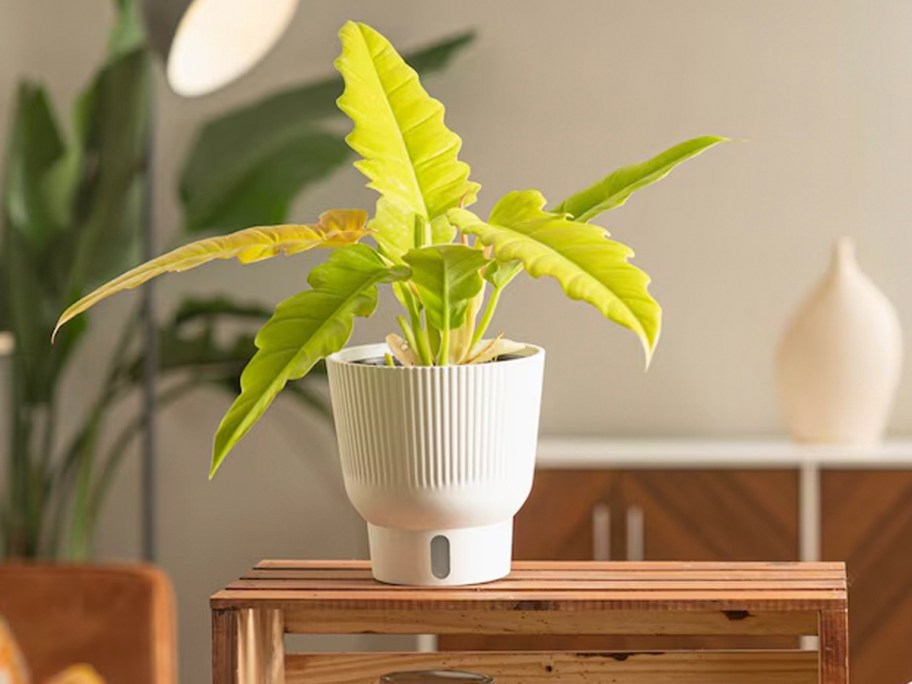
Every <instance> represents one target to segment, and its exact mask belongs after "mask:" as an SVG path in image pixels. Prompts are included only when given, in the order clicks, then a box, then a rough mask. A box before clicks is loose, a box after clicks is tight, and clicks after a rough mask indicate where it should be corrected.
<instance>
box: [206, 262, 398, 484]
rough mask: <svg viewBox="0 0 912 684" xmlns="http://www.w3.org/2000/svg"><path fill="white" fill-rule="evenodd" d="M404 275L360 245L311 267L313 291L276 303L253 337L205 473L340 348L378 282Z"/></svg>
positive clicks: (373, 298)
mask: <svg viewBox="0 0 912 684" xmlns="http://www.w3.org/2000/svg"><path fill="white" fill-rule="evenodd" d="M407 276H408V269H405V268H403V267H394V268H390V267H388V266H387V265H386V264H385V263H384V262H383V260H382V259H381V258H380V256H378V255H377V253H376V252H374V251H373V250H372V249H370V248H369V247H366V246H365V245H349V246H348V247H343V248H342V249H339V250H336V251H335V252H333V253H332V254H331V255H330V257H329V261H327V262H326V263H325V264H322V265H321V266H318V267H317V268H315V269H314V270H313V271H311V273H310V277H309V278H308V279H307V282H308V283H309V284H310V286H311V288H312V289H310V290H308V291H306V292H301V293H299V294H296V295H294V296H292V297H290V298H288V299H286V300H285V301H284V302H282V303H281V304H279V305H278V307H276V311H275V314H273V316H272V318H270V319H269V321H267V323H266V324H265V325H264V326H263V327H262V328H261V329H260V332H259V333H258V334H257V336H256V346H257V352H256V354H255V355H254V357H253V358H252V359H251V360H250V363H248V364H247V367H246V368H245V369H244V372H243V373H242V374H241V394H240V396H238V398H237V399H236V400H235V401H234V403H233V404H232V405H231V408H230V409H228V413H226V414H225V417H224V418H223V419H222V422H221V424H220V425H219V428H218V431H217V432H216V435H215V443H214V445H213V453H212V468H211V471H210V476H212V475H214V474H215V472H216V470H218V468H219V466H220V465H221V463H222V461H223V460H224V459H225V456H226V455H227V454H228V452H229V451H230V450H231V449H232V447H234V445H235V444H237V443H238V441H239V440H240V439H241V438H242V437H243V436H244V435H245V434H246V433H247V431H248V430H250V428H251V427H253V425H254V423H256V421H257V420H258V419H259V418H260V416H262V415H263V412H264V411H266V409H267V408H268V407H269V405H270V404H271V403H272V400H273V399H274V398H275V396H276V395H277V394H278V393H279V392H280V391H282V389H283V388H284V387H285V385H286V383H288V381H290V380H296V379H298V378H301V377H304V376H305V375H306V374H307V373H308V371H310V369H311V368H312V367H313V365H314V364H315V363H317V362H318V361H319V360H320V359H322V358H324V357H326V356H328V355H329V354H332V353H333V352H336V351H338V350H339V349H341V348H342V347H343V346H344V345H345V343H346V342H347V341H348V338H349V337H350V336H351V331H352V325H353V323H354V317H355V316H370V315H371V314H372V313H373V311H374V309H375V308H376V306H377V284H378V283H383V282H390V281H394V280H401V279H402V278H404V277H407Z"/></svg>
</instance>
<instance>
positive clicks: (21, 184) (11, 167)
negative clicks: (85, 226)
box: [3, 82, 66, 250]
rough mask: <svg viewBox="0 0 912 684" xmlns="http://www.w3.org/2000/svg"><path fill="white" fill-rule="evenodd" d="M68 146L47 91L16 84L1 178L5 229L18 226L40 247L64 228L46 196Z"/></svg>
mask: <svg viewBox="0 0 912 684" xmlns="http://www.w3.org/2000/svg"><path fill="white" fill-rule="evenodd" d="M65 151H66V148H65V143H64V140H63V137H62V135H61V133H60V129H59V127H58V125H57V122H56V119H55V117H54V112H53V107H52V105H51V102H50V99H49V98H48V96H47V92H46V91H45V90H44V88H43V87H42V86H40V85H37V84H34V83H29V82H23V83H21V84H20V85H19V89H18V92H17V94H16V102H15V105H14V109H13V119H12V127H11V131H10V136H9V143H8V147H7V150H6V164H5V168H4V179H3V215H4V219H3V226H4V230H7V231H8V230H17V231H19V232H20V233H22V235H23V236H25V237H26V239H27V240H28V243H29V244H30V245H31V246H32V248H33V249H35V250H39V249H41V248H42V247H44V246H45V245H46V244H48V243H49V242H50V241H52V240H53V239H54V237H55V236H56V235H57V234H59V233H60V231H61V230H63V229H64V227H65V226H62V225H60V224H59V223H57V222H56V221H55V220H54V215H53V212H52V211H51V210H50V203H49V199H48V196H47V179H48V173H49V171H50V169H51V168H52V167H53V166H54V164H55V163H56V162H57V161H58V160H59V159H60V158H61V157H62V156H63V155H64V154H65Z"/></svg>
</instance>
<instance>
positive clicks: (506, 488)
mask: <svg viewBox="0 0 912 684" xmlns="http://www.w3.org/2000/svg"><path fill="white" fill-rule="evenodd" d="M386 353H388V349H387V346H386V345H385V344H375V345H366V346H362V347H352V348H350V349H344V350H342V351H340V352H338V353H336V354H332V355H331V356H329V357H328V358H327V360H326V365H327V368H328V372H329V386H330V391H331V393H332V402H333V412H334V414H335V419H336V434H337V436H338V440H339V453H340V457H341V459H342V473H343V475H344V478H345V489H346V491H347V492H348V496H349V498H350V499H351V501H352V503H353V504H354V506H355V508H356V509H357V510H358V512H359V513H360V514H361V516H362V517H363V518H364V519H365V520H366V521H367V527H368V535H369V539H370V555H371V565H372V568H373V573H374V577H376V578H377V579H378V580H380V581H381V582H389V583H392V584H419V585H454V584H474V583H477V582H487V581H491V580H495V579H498V578H500V577H503V576H505V575H507V574H508V573H509V572H510V560H511V556H512V540H513V516H514V515H515V514H516V512H517V511H518V510H519V508H520V507H521V506H522V504H523V503H524V502H525V500H526V498H527V497H528V495H529V491H530V489H531V487H532V476H533V474H534V470H535V446H536V439H537V435H538V416H539V408H540V404H541V388H542V373H543V370H544V361H545V352H544V350H543V349H541V348H540V347H535V346H533V345H526V346H525V347H524V349H523V350H522V351H520V352H519V353H517V354H513V355H511V356H510V357H509V358H507V359H503V360H498V361H492V362H490V363H485V364H478V365H471V366H414V367H408V368H403V367H395V366H385V365H376V364H375V363H373V362H375V361H376V360H377V359H382V358H383V356H384V354H386Z"/></svg>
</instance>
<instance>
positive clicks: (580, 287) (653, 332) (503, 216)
mask: <svg viewBox="0 0 912 684" xmlns="http://www.w3.org/2000/svg"><path fill="white" fill-rule="evenodd" d="M544 206H545V198H544V197H543V196H542V194H541V193H540V192H538V191H537V190H525V191H522V192H511V193H509V194H507V195H505V196H504V197H503V198H502V199H501V200H500V201H499V202H498V203H497V204H496V205H495V207H494V209H493V210H492V212H491V215H490V217H489V218H488V221H487V222H483V221H481V220H480V219H478V217H476V216H475V215H474V214H472V213H471V212H468V211H465V210H463V209H457V210H454V211H451V212H450V220H451V221H453V222H454V223H455V224H456V225H458V226H459V228H460V229H462V230H463V231H464V232H466V233H470V234H474V235H477V236H478V237H479V238H480V239H481V241H482V242H483V243H484V244H486V245H490V246H491V247H493V249H494V256H495V257H496V258H497V260H498V261H507V262H509V261H513V260H515V259H518V260H520V261H521V262H522V263H523V267H524V268H525V269H526V271H528V272H529V274H530V275H532V276H533V277H535V278H538V277H540V276H550V277H552V278H555V279H557V281H558V282H559V283H560V284H561V287H562V288H563V289H564V292H565V293H566V294H567V296H568V297H570V298H571V299H580V300H583V301H585V302H588V303H589V304H592V305H593V306H595V307H596V308H597V309H598V310H599V311H601V312H602V314H603V315H604V316H606V317H607V318H609V319H611V320H613V321H615V322H616V323H619V324H620V325H622V326H624V327H626V328H629V329H630V330H632V331H633V332H634V333H636V335H637V337H639V339H640V341H641V342H642V344H643V349H644V350H645V352H646V359H647V363H648V362H649V359H650V358H651V356H652V352H653V350H654V348H655V345H656V342H657V341H658V338H659V330H660V327H661V312H662V310H661V308H660V307H659V305H658V303H656V301H655V300H654V299H653V298H652V296H651V295H650V294H649V292H648V290H647V286H648V284H649V276H647V275H646V274H645V273H643V271H641V270H640V269H638V268H636V267H635V266H633V265H632V264H630V263H628V261H627V259H628V258H629V257H631V256H633V250H631V249H630V248H629V247H627V246H626V245H623V244H621V243H619V242H615V241H613V240H609V239H608V233H607V232H606V231H605V230H603V229H602V228H599V227H598V226H594V225H591V224H588V223H580V222H577V221H572V220H570V219H568V218H566V217H565V216H564V215H561V214H554V213H550V212H547V211H544V209H543V208H544Z"/></svg>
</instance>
